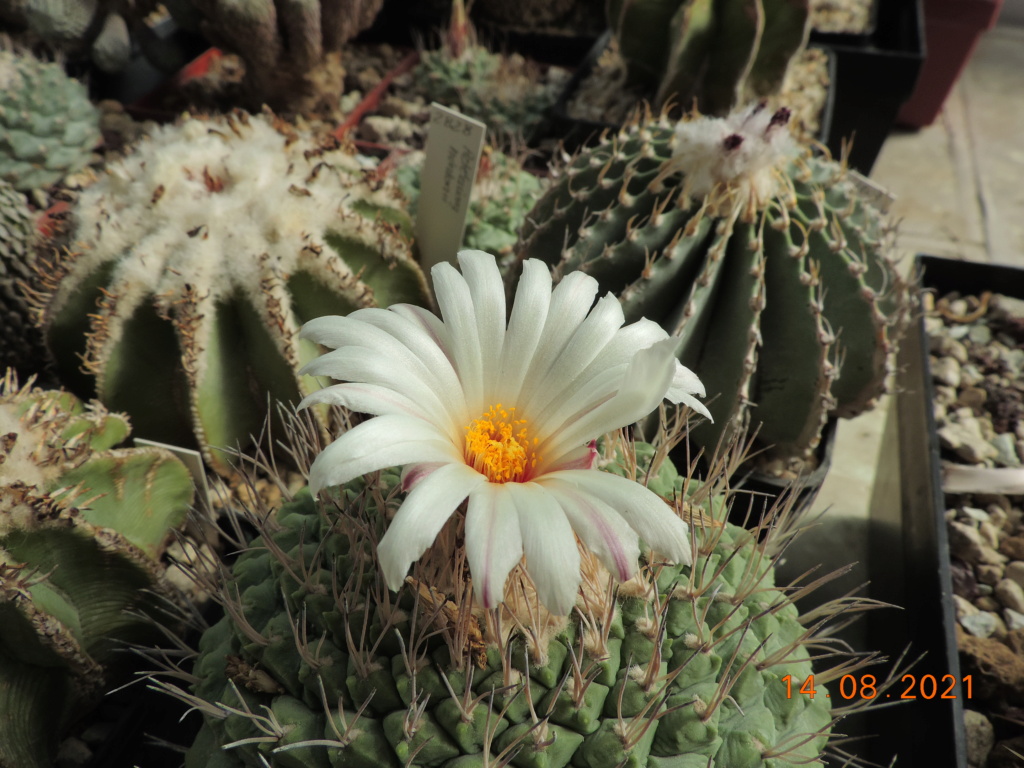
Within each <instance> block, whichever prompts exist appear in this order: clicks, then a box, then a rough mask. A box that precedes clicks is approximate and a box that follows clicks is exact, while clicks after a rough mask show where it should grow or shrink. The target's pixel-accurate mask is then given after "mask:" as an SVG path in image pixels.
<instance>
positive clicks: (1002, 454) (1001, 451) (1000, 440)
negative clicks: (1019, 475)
mask: <svg viewBox="0 0 1024 768" xmlns="http://www.w3.org/2000/svg"><path fill="white" fill-rule="evenodd" d="M988 442H989V445H991V446H992V447H993V448H995V449H996V455H995V456H994V457H993V459H994V460H995V462H996V464H997V465H998V466H1000V467H1019V466H1020V456H1018V455H1017V441H1016V440H1014V438H1013V435H1011V434H1010V433H1009V432H1004V433H1003V434H1001V435H996V436H995V437H993V438H992V439H991V440H989V441H988Z"/></svg>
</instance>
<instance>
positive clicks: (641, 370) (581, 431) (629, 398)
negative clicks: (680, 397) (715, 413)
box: [537, 339, 676, 457]
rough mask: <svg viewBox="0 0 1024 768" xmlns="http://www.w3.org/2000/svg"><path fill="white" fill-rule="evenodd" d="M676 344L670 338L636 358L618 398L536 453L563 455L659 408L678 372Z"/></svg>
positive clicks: (549, 440) (549, 441) (547, 441)
mask: <svg viewBox="0 0 1024 768" xmlns="http://www.w3.org/2000/svg"><path fill="white" fill-rule="evenodd" d="M673 344H674V342H673V341H672V340H671V339H665V340H664V341H659V342H658V343H657V344H654V345H653V346H650V347H648V348H647V349H642V350H640V351H639V352H637V353H636V354H635V355H633V360H632V361H631V362H630V364H629V368H628V369H627V370H626V372H625V374H624V375H623V381H622V385H621V388H620V389H619V391H618V392H616V393H615V396H614V397H612V398H611V399H610V400H608V401H607V402H604V403H602V404H601V405H598V406H597V407H596V408H594V409H593V410H592V411H591V412H589V413H587V414H586V415H584V416H583V417H582V418H580V419H579V420H577V421H575V422H573V423H567V424H566V425H565V428H564V429H562V430H560V431H559V432H557V433H555V434H554V435H552V436H551V437H549V438H548V439H547V440H542V441H541V443H540V445H539V446H538V449H537V452H538V453H539V454H540V455H541V456H542V457H543V456H552V457H555V456H561V455H563V454H565V453H567V452H569V451H570V450H574V449H576V448H578V447H579V446H580V445H582V444H583V443H587V442H589V441H591V440H594V439H596V438H598V437H600V436H601V435H603V434H605V433H607V432H611V431H613V430H616V429H619V428H620V427H624V426H626V425H627V424H632V423H633V422H635V421H637V420H639V419H642V418H643V417H644V416H646V415H647V414H649V413H650V412H651V411H653V410H654V409H655V408H657V407H658V404H659V403H660V402H661V401H662V400H663V399H664V398H665V393H666V392H667V391H668V387H669V384H671V383H672V376H673V374H674V373H675V366H676V359H675V356H674V355H673Z"/></svg>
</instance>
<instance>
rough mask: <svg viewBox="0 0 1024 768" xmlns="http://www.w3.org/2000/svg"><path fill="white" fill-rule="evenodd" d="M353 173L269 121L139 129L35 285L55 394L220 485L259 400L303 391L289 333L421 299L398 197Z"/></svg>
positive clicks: (355, 164)
mask: <svg viewBox="0 0 1024 768" xmlns="http://www.w3.org/2000/svg"><path fill="white" fill-rule="evenodd" d="M365 160H366V159H365V158H363V159H361V158H359V157H358V156H357V155H356V154H355V152H354V150H352V149H351V147H347V146H339V145H338V144H337V142H336V141H334V140H333V139H329V138H325V139H321V138H318V137H316V136H314V135H311V134H308V133H304V132H303V131H301V130H298V129H296V128H295V127H294V126H291V125H289V124H286V123H284V122H282V121H279V120H276V119H275V118H273V116H267V115H261V116H247V115H245V114H244V113H238V114H236V115H231V116H227V117H225V118H220V119H200V118H187V119H185V120H184V121H183V122H181V123H180V124H178V125H174V126H165V127H162V128H159V129H157V130H156V131H154V133H153V135H152V136H150V137H148V138H147V139H146V140H144V141H143V142H142V143H140V144H139V145H138V146H137V147H136V148H135V151H134V153H132V154H130V155H129V156H128V157H126V158H124V159H123V160H121V161H118V162H117V163H114V164H112V165H111V166H110V167H109V168H108V170H107V173H106V175H105V176H103V177H101V178H100V179H99V180H98V181H97V182H96V183H94V184H93V185H92V186H90V187H88V188H87V189H86V190H84V191H83V192H82V193H81V195H80V196H79V198H78V200H77V202H76V204H75V205H74V207H73V209H72V215H73V218H72V221H73V228H72V230H71V232H70V238H69V241H68V245H69V250H68V251H67V252H66V254H65V255H64V256H63V257H61V258H60V260H59V261H58V262H57V263H56V264H53V265H50V264H44V265H43V266H42V267H41V269H40V270H39V272H40V275H39V279H40V281H41V282H42V283H43V285H42V287H41V290H40V293H41V294H42V295H41V298H40V300H39V305H40V306H39V314H40V324H41V326H42V327H43V329H44V333H45V336H46V340H47V343H48V345H49V347H50V349H51V350H52V352H53V354H54V357H55V358H56V361H57V365H58V370H59V372H60V374H61V376H62V380H64V381H66V382H68V383H69V385H70V386H73V388H74V389H75V391H80V392H86V393H88V392H91V391H92V390H93V387H95V391H96V393H97V394H98V397H99V398H100V399H101V400H102V401H103V402H104V403H105V404H106V405H107V406H108V407H110V408H113V409H117V410H123V411H126V412H127V413H128V414H129V415H130V416H131V417H132V419H133V424H134V427H135V430H136V433H137V434H139V435H140V436H142V437H148V438H151V439H155V440H160V441H163V442H168V443H172V444H176V445H184V446H187V447H198V448H200V449H201V450H202V451H203V453H204V458H205V459H206V461H207V462H208V463H209V465H210V466H211V467H212V468H213V469H216V470H218V471H222V472H230V467H229V465H228V462H227V460H226V459H225V458H224V456H223V455H222V454H221V453H220V452H219V451H216V450H214V449H219V448H227V449H233V448H235V447H236V446H238V445H241V446H243V447H244V446H246V445H248V444H249V441H250V436H252V435H255V434H258V433H259V432H260V430H261V427H262V425H263V421H264V416H265V415H266V413H267V403H268V396H269V398H270V399H271V401H276V400H282V401H286V402H287V401H293V402H297V401H298V400H300V399H301V397H302V396H303V395H304V394H306V393H308V391H310V390H311V389H316V388H317V384H316V382H315V381H314V380H312V379H310V378H309V377H303V378H300V377H299V376H298V374H297V371H298V369H299V368H300V367H301V366H302V365H303V364H304V363H306V362H308V361H309V360H311V359H312V358H313V357H315V356H316V355H317V353H318V350H317V348H316V346H315V345H313V344H310V343H309V342H306V341H300V340H299V339H298V337H297V335H298V329H299V327H300V326H301V324H302V323H304V322H306V321H308V320H309V319H311V318H313V317H317V316H319V315H322V314H328V313H331V314H336V313H338V312H339V311H340V312H342V313H344V312H347V311H351V310H354V309H357V308H360V307H366V306H376V305H377V304H381V305H384V306H387V305H389V304H392V303H397V302H410V303H414V304H421V305H422V304H426V303H429V301H430V298H429V293H428V289H427V284H426V279H425V278H424V276H423V273H422V271H421V270H420V268H419V266H418V265H417V264H416V263H415V262H414V261H413V259H412V257H411V253H410V245H409V235H408V233H409V231H410V230H411V225H410V222H409V220H408V217H407V215H406V213H405V211H404V207H403V206H404V203H403V201H402V198H401V195H400V194H399V193H398V191H397V188H396V186H395V185H394V183H393V182H392V181H390V180H387V179H384V180H381V179H379V178H377V177H376V176H375V174H374V173H373V168H372V167H370V166H369V165H367V164H366V162H368V161H366V162H364V161H365ZM72 249H73V250H72ZM83 360H84V361H85V367H86V369H87V372H83V371H81V370H80V365H81V363H82V361H83ZM93 377H95V382H94V381H93Z"/></svg>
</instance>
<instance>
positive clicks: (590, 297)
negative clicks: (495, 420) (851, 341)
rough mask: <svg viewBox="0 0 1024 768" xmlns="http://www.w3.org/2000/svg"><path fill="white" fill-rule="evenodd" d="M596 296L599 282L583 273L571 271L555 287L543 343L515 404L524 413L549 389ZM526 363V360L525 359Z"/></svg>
mask: <svg viewBox="0 0 1024 768" xmlns="http://www.w3.org/2000/svg"><path fill="white" fill-rule="evenodd" d="M596 295H597V281H596V280H595V279H594V278H592V277H591V276H590V275H587V274H584V273H583V272H570V273H569V274H568V275H566V276H565V277H563V278H562V281H561V282H560V283H559V284H558V285H556V286H555V290H554V291H553V292H552V294H551V304H550V306H549V308H548V314H547V318H546V320H545V321H544V331H543V333H542V334H541V337H540V342H539V343H538V344H537V348H536V350H535V351H534V354H533V360H532V361H530V362H529V368H528V369H527V373H526V376H525V377H524V378H523V385H522V389H521V390H520V396H519V398H517V401H516V405H517V406H518V407H519V408H521V409H522V410H523V411H524V412H525V411H527V409H528V407H529V403H530V402H531V401H532V400H533V399H534V397H536V396H538V395H541V396H542V395H543V394H544V392H545V391H546V379H547V375H548V371H549V369H550V368H551V365H552V363H554V362H555V361H556V360H557V359H558V357H559V355H561V354H562V351H563V350H564V349H565V345H566V343H567V342H568V341H569V339H570V338H572V335H573V334H574V333H575V332H576V329H577V328H579V327H580V324H581V323H582V322H583V321H584V320H585V319H586V317H587V313H588V312H589V311H590V308H591V306H593V304H594V297H595V296H596ZM524 364H525V361H524Z"/></svg>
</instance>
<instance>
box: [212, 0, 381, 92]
mask: <svg viewBox="0 0 1024 768" xmlns="http://www.w3.org/2000/svg"><path fill="white" fill-rule="evenodd" d="M193 3H194V5H195V7H196V8H197V9H198V10H199V12H200V14H201V16H202V22H201V24H200V29H201V30H202V31H203V32H204V33H205V34H206V36H207V37H209V39H210V40H211V41H212V42H213V43H214V44H215V45H218V46H220V47H222V48H224V49H226V50H228V51H231V52H232V53H237V54H238V55H239V56H240V57H241V58H242V61H244V62H245V81H246V85H247V87H248V88H249V91H250V93H251V94H252V95H254V96H255V97H257V99H264V100H267V101H268V103H271V104H273V103H274V102H275V101H276V100H277V99H279V98H282V97H287V96H288V95H290V94H289V91H290V90H293V89H295V88H296V87H301V84H302V78H303V76H304V75H306V74H307V73H308V72H309V71H310V70H312V69H313V68H314V67H316V66H317V65H318V64H320V63H321V62H322V61H323V58H324V54H325V53H328V52H330V51H337V50H339V49H340V48H341V46H342V45H344V44H345V43H347V42H348V41H349V40H350V39H351V38H353V37H355V36H356V35H357V34H358V33H359V32H361V31H362V30H364V29H366V28H367V27H369V26H370V25H371V24H372V23H373V20H374V19H375V18H376V17H377V13H378V12H379V11H380V9H381V6H382V5H383V4H384V0H298V2H296V0H193Z"/></svg>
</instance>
